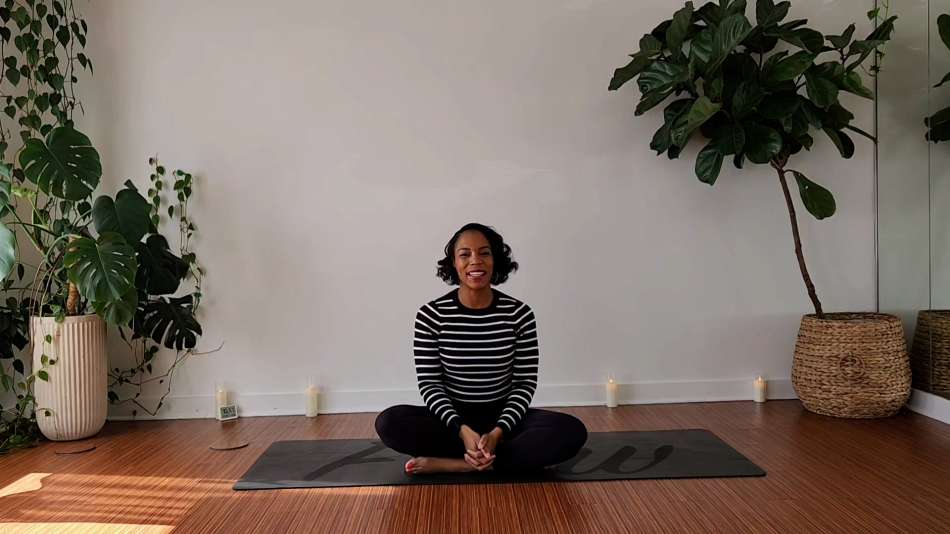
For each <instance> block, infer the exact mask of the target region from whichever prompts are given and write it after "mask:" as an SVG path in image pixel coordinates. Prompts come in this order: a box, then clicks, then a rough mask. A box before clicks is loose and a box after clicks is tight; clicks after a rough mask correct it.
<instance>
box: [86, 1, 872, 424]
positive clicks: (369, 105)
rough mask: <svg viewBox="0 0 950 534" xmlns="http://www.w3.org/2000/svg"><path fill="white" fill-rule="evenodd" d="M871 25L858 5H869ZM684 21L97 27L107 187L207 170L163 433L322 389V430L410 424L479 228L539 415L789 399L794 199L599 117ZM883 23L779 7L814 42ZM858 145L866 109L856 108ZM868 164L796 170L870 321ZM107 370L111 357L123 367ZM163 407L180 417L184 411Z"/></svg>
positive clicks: (811, 238)
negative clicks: (537, 346) (214, 390)
mask: <svg viewBox="0 0 950 534" xmlns="http://www.w3.org/2000/svg"><path fill="white" fill-rule="evenodd" d="M865 4H866V5H865ZM678 5H679V4H678V3H677V4H675V5H674V4H673V3H670V2H664V1H660V0H652V1H648V2H645V1H641V2H630V1H620V0H616V1H593V0H591V1H584V0H573V1H563V2H553V1H545V0H531V1H519V2H497V1H495V2H344V1H332V2H331V1H323V2H307V1H284V2H269V3H262V2H259V1H201V2H189V1H183V0H182V1H178V0H175V1H172V0H166V1H162V2H149V1H144V0H141V1H131V0H115V1H101V0H100V1H97V2H93V3H90V4H89V5H88V6H86V7H85V13H86V15H87V18H88V22H89V25H90V45H89V47H90V56H91V57H92V58H93V60H94V61H95V68H96V71H95V72H96V75H95V78H94V79H92V80H91V81H88V82H86V83H85V85H84V86H83V91H82V93H83V95H84V99H85V100H84V101H85V105H86V110H87V115H86V117H85V119H84V120H83V121H82V123H81V127H82V128H84V129H85V130H86V131H87V132H88V133H89V134H90V135H91V137H92V139H93V140H94V142H95V143H96V144H97V146H98V147H99V149H100V151H101V153H102V156H103V159H104V167H105V169H106V173H107V175H108V183H111V184H114V186H116V187H117V186H118V184H120V183H121V182H122V181H123V180H125V179H126V178H128V177H130V176H135V177H137V178H136V180H137V181H138V182H139V183H142V184H144V183H145V182H144V180H145V170H146V169H145V165H144V162H145V159H146V157H147V156H148V155H150V154H152V153H154V152H157V153H158V154H159V155H160V156H161V158H162V159H163V160H164V162H165V163H166V164H167V165H169V166H179V167H183V168H187V169H191V170H194V171H196V172H197V174H198V176H199V179H200V180H201V183H202V185H201V186H200V187H199V188H198V190H197V193H196V195H197V198H196V204H195V205H194V218H195V220H196V222H197V223H198V224H199V229H200V237H201V238H200V240H199V241H198V242H197V243H196V249H197V251H198V252H199V254H200V257H201V259H202V260H203V262H204V264H205V266H206V267H207V271H208V276H207V279H206V295H207V300H206V304H207V306H206V307H205V310H204V314H203V317H202V322H203V324H204V326H205V333H206V335H205V337H204V339H203V341H202V348H205V349H207V348H212V347H214V346H216V345H217V344H218V343H219V342H220V341H225V342H226V344H225V347H224V349H223V350H222V351H221V352H219V353H216V354H214V355H211V356H205V357H202V358H200V359H194V360H192V361H190V362H189V363H188V364H187V365H186V366H185V368H184V369H183V371H182V372H180V373H179V374H178V375H177V376H176V379H175V380H176V381H175V389H174V391H173V395H172V396H173V399H172V402H171V403H170V404H169V406H168V408H169V409H168V410H167V411H166V412H165V415H166V416H187V415H201V414H203V413H206V408H207V406H208V405H209V404H210V401H209V400H208V395H209V394H210V390H211V387H212V383H213V381H214V380H215V379H216V378H218V379H224V380H227V381H228V383H229V385H230V386H231V387H232V388H233V389H234V390H235V391H236V392H237V393H238V397H239V402H240V403H241V405H242V408H243V410H244V413H245V414H259V413H284V412H286V413H292V412H301V411H302V408H303V404H302V403H300V402H299V400H298V397H297V395H298V392H299V391H300V390H301V389H302V388H303V386H304V383H305V378H306V376H307V375H309V374H315V375H318V376H319V378H320V382H321V385H322V386H323V388H324V390H325V391H327V398H326V400H327V402H328V404H329V406H328V408H329V409H331V410H334V411H345V410H357V409H367V410H372V409H379V408H382V407H384V405H385V404H386V403H389V402H396V401H417V395H416V394H415V393H414V387H415V386H414V373H413V370H412V368H411V365H410V355H409V349H410V331H411V330H410V325H411V321H412V317H413V314H414V311H415V309H416V308H417V307H418V306H419V305H421V304H422V303H424V302H426V301H427V300H429V299H431V298H434V297H436V296H439V295H441V294H443V293H444V292H446V291H448V287H447V286H445V285H444V284H443V283H442V282H441V281H440V280H438V279H437V278H436V277H435V276H434V272H435V261H436V260H437V258H438V256H439V255H440V252H441V249H442V247H443V246H444V244H445V241H446V240H447V239H448V238H449V237H450V235H451V233H452V232H453V231H454V230H455V229H456V228H457V227H459V226H461V225H462V224H464V223H466V222H469V221H472V220H477V221H481V222H484V223H487V224H490V225H493V226H495V227H496V228H497V229H498V230H500V231H501V232H502V233H503V235H504V236H505V237H506V239H507V240H508V241H509V242H510V243H511V245H512V246H513V249H514V253H515V256H516V259H517V260H518V261H519V262H521V264H522V269H521V270H520V271H519V272H518V273H517V274H515V275H514V276H513V277H512V279H511V280H510V282H509V283H508V284H505V285H504V286H502V287H501V288H500V289H502V290H503V291H506V292H509V293H510V294H512V295H514V296H517V297H519V298H522V299H524V300H525V301H527V302H528V303H530V304H531V305H532V306H533V307H534V309H535V310H536V313H537V316H538V318H539V322H540V334H541V344H542V351H543V352H542V372H541V375H542V376H541V381H542V384H543V386H542V391H541V392H540V393H539V403H540V404H570V403H585V402H597V401H598V400H600V399H601V397H600V396H599V395H600V392H601V391H602V390H601V389H600V388H599V386H596V385H597V384H601V383H602V382H603V381H604V378H605V376H606V374H607V373H608V372H612V373H614V374H615V375H616V376H617V377H618V379H619V380H620V382H622V383H625V384H633V386H632V387H629V388H627V389H626V390H625V391H624V393H623V395H624V397H625V398H626V400H627V401H636V402H656V401H662V400H676V399H680V400H684V399H685V400H702V399H725V398H748V396H749V395H750V394H751V392H750V391H749V388H750V384H749V382H750V379H751V376H752V374H753V373H764V374H766V375H767V376H769V377H771V378H775V379H777V382H776V385H777V390H776V395H778V396H782V395H785V396H787V395H789V394H791V391H790V388H789V387H788V383H787V378H788V376H789V372H790V367H791V356H792V350H793V346H794V341H795V335H796V332H797V329H798V322H799V320H800V316H801V314H802V313H804V312H808V311H809V310H810V303H809V301H808V299H807V296H806V294H805V291H804V288H803V285H802V282H801V278H800V275H799V273H798V267H797V264H796V262H795V257H794V253H793V247H792V240H791V235H790V230H789V227H788V217H787V214H786V212H785V207H784V201H783V199H782V194H781V190H780V188H779V185H778V182H777V179H776V177H775V175H774V174H773V173H771V172H769V171H768V170H767V169H765V168H760V169H757V170H752V171H747V172H742V173H738V172H736V171H735V170H734V169H732V167H731V166H730V167H729V169H728V170H726V171H725V172H724V174H723V176H721V177H720V179H719V182H718V183H717V184H716V186H715V187H714V188H712V189H710V188H709V187H708V186H706V185H704V184H701V183H700V182H699V181H697V180H696V178H695V177H694V176H693V158H694V156H695V153H696V152H697V150H698V148H697V147H696V146H693V147H691V149H690V150H689V151H688V152H687V154H686V157H685V159H682V160H678V161H675V162H669V161H667V160H666V159H665V158H662V159H661V158H657V157H656V156H655V155H654V154H653V153H652V152H651V151H650V149H649V147H648V145H649V141H650V138H651V136H652V134H653V132H654V130H655V129H656V128H657V127H658V126H659V121H660V113H659V112H653V113H650V114H648V115H647V116H645V117H641V118H634V116H633V108H634V107H635V104H636V98H637V91H636V88H635V86H634V84H630V86H629V87H624V88H623V90H621V91H619V92H614V93H610V92H608V91H607V89H606V88H607V82H608V81H609V79H610V76H611V74H612V72H613V69H614V68H616V67H618V66H620V65H622V64H624V63H625V59H627V56H626V54H628V53H630V52H632V51H633V50H635V48H636V44H637V41H638V39H639V38H640V36H641V35H642V34H643V33H645V32H647V31H649V30H650V29H652V27H653V26H654V25H655V24H656V23H658V22H659V21H661V20H663V19H664V18H667V17H669V16H670V15H672V12H673V10H674V7H676V6H678ZM870 6H871V2H869V1H868V2H862V3H861V5H860V6H857V5H855V2H827V1H818V0H811V1H799V2H795V5H794V8H793V15H794V16H796V17H802V16H804V17H808V18H810V19H812V21H813V24H814V25H815V26H816V27H817V28H819V29H821V30H824V31H826V32H840V31H841V30H842V29H844V27H845V26H846V25H847V24H848V23H849V22H850V21H858V22H859V24H860V25H861V29H860V30H859V32H866V31H869V26H868V25H867V24H866V18H865V16H864V12H865V11H866V10H867V9H868V8H869V7H870ZM848 103H849V105H851V106H853V109H854V110H855V111H856V115H857V120H856V123H857V124H858V125H860V126H862V127H864V128H871V125H872V122H873V106H872V105H871V103H870V102H869V101H866V100H860V99H857V98H854V99H849V101H848ZM872 156H873V153H872V150H871V147H870V145H869V143H866V142H861V141H858V151H857V154H856V155H855V157H854V159H853V160H851V161H845V160H842V159H841V158H840V157H838V156H837V152H836V151H835V149H834V148H833V147H832V145H831V143H830V142H828V141H827V139H825V138H824V137H822V138H821V139H820V140H819V142H818V143H817V147H816V148H815V149H814V151H813V152H812V153H810V154H808V155H806V156H804V157H801V158H799V159H797V161H796V162H795V164H794V166H795V168H796V169H799V170H801V171H802V172H805V173H806V174H808V175H809V176H810V177H812V178H813V179H814V180H816V181H818V182H819V183H822V184H824V185H826V186H827V187H829V188H830V189H832V190H833V191H834V192H835V194H836V198H837V200H838V206H839V211H838V214H837V215H835V217H834V218H832V219H831V220H828V221H824V222H817V221H814V220H812V219H811V218H810V216H808V215H807V214H805V213H804V211H803V210H802V213H803V215H802V217H801V218H802V220H803V227H802V233H803V239H804V242H805V253H806V256H807V259H808V262H809V266H810V267H811V269H812V272H813V276H814V279H815V282H816V284H817V286H818V290H819V292H820V296H821V297H822V298H823V302H824V304H825V307H826V309H827V310H868V309H872V308H873V307H874V304H875V297H874V294H875V278H874V216H873V212H874V196H873V180H874V178H873V158H872ZM116 357H117V356H116ZM176 399H177V400H176Z"/></svg>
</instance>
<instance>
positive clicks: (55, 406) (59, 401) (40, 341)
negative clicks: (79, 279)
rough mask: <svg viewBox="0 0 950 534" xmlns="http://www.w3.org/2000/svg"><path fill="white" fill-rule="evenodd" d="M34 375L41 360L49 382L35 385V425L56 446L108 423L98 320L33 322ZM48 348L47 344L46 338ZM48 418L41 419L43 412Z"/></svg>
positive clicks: (105, 365)
mask: <svg viewBox="0 0 950 534" xmlns="http://www.w3.org/2000/svg"><path fill="white" fill-rule="evenodd" d="M30 330H31V337H32V341H33V369H34V370H39V369H40V367H41V365H42V363H41V357H42V356H43V355H44V354H45V355H47V356H48V357H49V358H50V359H52V360H56V364H55V365H52V366H50V367H49V368H48V369H47V371H48V373H49V381H48V382H46V381H43V380H40V379H39V378H37V380H36V382H35V386H34V387H35V395H36V406H37V410H38V411H37V414H36V422H37V423H38V424H39V427H40V431H42V432H43V435H44V436H46V437H47V438H49V439H51V440H54V441H68V440H72V439H82V438H87V437H89V436H93V435H95V434H96V433H98V432H99V431H100V430H101V429H102V426H103V425H104V424H105V423H106V410H107V409H108V407H109V402H108V398H107V394H108V390H107V388H108V384H107V382H106V380H107V378H108V371H109V362H108V358H107V354H106V324H105V322H104V321H103V320H102V319H101V318H100V317H99V316H98V315H82V316H78V317H66V319H65V320H64V321H63V322H62V323H57V322H56V320H55V319H54V318H53V317H32V318H31V320H30ZM47 335H49V336H51V337H52V342H50V343H47V342H46V336H47ZM46 408H48V409H49V410H50V412H51V414H50V415H49V416H46V415H45V411H44V409H46Z"/></svg>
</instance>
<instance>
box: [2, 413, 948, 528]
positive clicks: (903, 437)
mask: <svg viewBox="0 0 950 534" xmlns="http://www.w3.org/2000/svg"><path fill="white" fill-rule="evenodd" d="M561 411H564V412H568V413H571V414H574V415H576V416H578V417H580V418H581V419H582V420H583V421H584V422H585V423H586V424H587V426H588V428H589V429H590V430H591V431H607V430H658V429H669V428H707V429H709V430H711V431H713V432H714V433H716V434H717V435H718V436H719V437H721V438H722V439H723V440H725V441H726V442H727V443H729V444H730V445H732V446H733V447H735V448H736V449H738V450H739V451H740V452H742V453H743V454H745V455H746V456H747V457H749V458H750V459H751V460H752V461H753V462H755V463H757V464H758V465H759V466H761V467H763V468H764V469H765V470H766V471H768V476H766V477H763V478H737V479H698V480H636V481H612V482H591V483H587V482H575V483H560V484H514V485H466V486H401V487H367V488H327V489H309V490H279V491H254V492H234V491H232V490H231V485H232V484H233V483H234V481H235V480H236V479H238V478H240V476H241V475H242V474H243V473H244V471H245V470H246V469H247V468H248V467H249V466H250V465H251V464H252V463H253V462H254V460H255V459H256V458H257V456H258V455H259V454H260V453H261V452H262V451H263V450H264V449H265V448H266V447H267V446H268V445H269V444H270V443H271V442H273V441H275V440H283V439H311V438H346V437H374V431H373V420H374V417H375V414H347V415H321V416H319V417H318V418H316V419H314V420H310V419H306V418H303V417H259V418H247V419H242V420H239V421H237V422H235V423H229V424H227V426H223V425H222V424H221V423H217V422H215V421H210V420H185V421H146V422H132V423H109V424H108V425H107V426H106V428H105V430H103V432H102V434H100V436H98V437H97V438H96V440H95V444H96V445H97V448H96V449H95V450H93V451H91V452H86V453H81V454H73V455H64V454H58V453H57V452H63V451H62V449H61V447H62V445H61V444H53V443H45V444H43V445H41V446H40V447H37V448H35V449H31V450H28V451H22V452H17V453H14V454H12V455H7V456H3V457H0V488H2V489H0V532H3V533H7V532H45V531H49V532H57V533H58V532H73V531H75V532H85V531H86V530H85V529H88V528H94V530H92V531H95V532H110V533H111V532H150V533H151V532H170V531H172V530H173V529H174V531H175V532H228V533H239V532H326V533H334V534H335V533H339V532H399V533H403V532H431V533H443V532H466V533H474V532H489V533H493V534H494V533H498V534H500V533H507V532H538V533H549V532H585V533H586V532H591V533H601V532H777V533H788V532H848V533H853V532H913V533H915V534H921V533H925V532H943V533H947V532H950V426H948V425H945V424H942V423H939V422H937V421H934V420H932V419H928V418H926V417H923V416H921V415H917V414H913V413H909V412H905V413H901V414H900V415H898V416H897V417H894V418H891V419H886V420H873V421H851V420H838V419H832V418H827V417H823V416H819V415H815V414H811V413H809V412H806V411H804V410H803V409H802V408H801V405H800V404H799V403H798V402H797V401H770V402H768V403H766V404H764V405H756V404H754V403H752V402H724V403H704V404H669V405H649V406H647V405H640V406H625V407H621V408H618V409H614V410H608V409H606V408H589V407H587V408H564V409H562V410H561ZM226 436H230V437H237V438H243V439H246V440H248V441H249V442H250V445H249V446H248V447H245V448H243V449H239V450H235V451H212V450H210V449H209V447H208V446H209V444H211V443H212V442H215V441H216V440H220V439H221V438H222V437H226ZM11 484H12V485H11ZM18 491H19V493H17V492H18ZM47 529H48V530H47ZM73 529H74V530H73Z"/></svg>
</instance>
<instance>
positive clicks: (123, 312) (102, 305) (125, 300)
mask: <svg viewBox="0 0 950 534" xmlns="http://www.w3.org/2000/svg"><path fill="white" fill-rule="evenodd" d="M138 303H139V295H138V291H136V290H135V288H134V287H133V288H132V289H129V290H128V291H126V292H125V294H124V295H122V298H120V299H118V300H109V301H95V302H93V303H92V308H93V309H94V310H95V311H96V315H98V316H99V317H102V318H103V320H105V322H107V323H109V324H111V325H116V326H125V325H127V324H129V321H131V320H132V318H133V317H135V310H136V308H137V307H138Z"/></svg>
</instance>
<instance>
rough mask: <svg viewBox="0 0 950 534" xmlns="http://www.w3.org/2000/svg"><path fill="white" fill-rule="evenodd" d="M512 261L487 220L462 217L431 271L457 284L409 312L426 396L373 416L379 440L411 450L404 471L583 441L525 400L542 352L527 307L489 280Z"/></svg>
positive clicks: (535, 465)
mask: <svg viewBox="0 0 950 534" xmlns="http://www.w3.org/2000/svg"><path fill="white" fill-rule="evenodd" d="M517 269H518V263H517V262H515V261H513V260H512V259H511V247H509V246H508V245H507V244H506V243H505V241H504V239H503V238H502V237H501V235H499V234H498V232H496V231H495V230H493V229H492V228H490V227H488V226H485V225H481V224H478V223H470V224H467V225H465V226H463V227H462V228H461V229H459V230H458V231H457V232H455V234H454V235H453V236H452V238H451V239H450V240H449V242H448V244H446V246H445V257H444V258H442V259H441V260H439V262H438V270H437V275H438V276H439V277H440V278H442V279H443V280H445V282H446V283H448V284H452V285H458V286H459V287H458V289H454V290H452V291H450V292H448V293H446V294H445V295H443V296H441V297H439V298H437V299H435V300H432V301H430V302H428V303H427V304H425V305H423V306H422V307H421V308H420V309H419V311H418V313H417V314H416V321H415V334H414V343H413V345H414V355H415V366H416V375H417V377H418V381H419V392H420V393H421V394H422V398H423V400H424V401H425V403H426V405H425V406H410V405H398V406H393V407H391V408H388V409H387V410H385V411H383V412H382V413H381V414H379V417H378V418H377V419H376V432H377V433H378V434H379V437H380V439H382V441H383V443H385V444H386V445H387V446H388V447H390V448H392V449H394V450H396V451H399V452H401V453H404V454H408V455H410V456H412V457H413V458H412V459H410V460H409V461H408V462H407V463H406V472H407V473H409V474H424V473H436V472H448V471H452V472H467V471H485V470H491V469H495V468H497V469H499V470H509V471H516V470H531V469H540V468H543V467H546V466H550V465H555V464H558V463H560V462H563V461H566V460H568V459H570V458H571V457H573V456H574V455H575V454H577V452H578V451H579V450H580V448H581V447H582V446H583V445H584V442H585V441H586V440H587V429H586V428H585V427H584V424H583V423H582V422H581V421H580V420H579V419H577V418H575V417H572V416H570V415H567V414H562V413H557V412H550V411H546V410H538V409H534V408H529V407H528V406H529V405H530V404H531V399H532V397H533V396H534V392H535V390H536V389H537V386H538V363H539V359H540V353H539V351H538V330H537V324H536V321H535V317H534V312H533V311H532V310H531V308H530V307H529V306H528V305H527V304H525V303H524V302H521V301H520V300H518V299H516V298H514V297H511V296H508V295H506V294H504V293H502V292H501V291H498V290H497V289H494V288H493V287H492V284H501V283H504V282H505V281H506V280H508V275H509V274H511V273H512V272H514V271H515V270H517Z"/></svg>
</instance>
